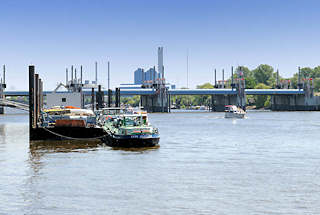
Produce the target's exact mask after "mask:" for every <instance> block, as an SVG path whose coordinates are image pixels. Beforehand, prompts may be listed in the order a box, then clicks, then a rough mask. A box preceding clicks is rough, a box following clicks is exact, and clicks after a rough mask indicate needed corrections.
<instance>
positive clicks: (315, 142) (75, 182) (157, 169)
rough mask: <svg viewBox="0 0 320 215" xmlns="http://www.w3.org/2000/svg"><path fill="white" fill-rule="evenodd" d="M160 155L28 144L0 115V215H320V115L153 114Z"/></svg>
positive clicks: (20, 126)
mask: <svg viewBox="0 0 320 215" xmlns="http://www.w3.org/2000/svg"><path fill="white" fill-rule="evenodd" d="M150 120H151V122H152V124H153V125H155V126H157V127H159V130H160V133H161V140H160V145H161V147H160V148H158V149H151V150H142V151H124V150H113V149H111V148H109V147H107V146H102V145H95V144H93V145H87V144H81V145H71V144H69V145H65V146H59V145H55V146H48V145H45V144H42V145H40V146H38V147H32V148H30V147H29V142H28V124H27V122H28V116H27V115H24V114H16V113H8V114H6V115H4V116H0V214H1V215H2V214H139V215H140V214H320V156H319V155H320V132H319V130H320V112H249V113H248V118H247V119H244V120H241V119H240V120H239V119H238V120H232V119H224V118H223V113H171V114H150Z"/></svg>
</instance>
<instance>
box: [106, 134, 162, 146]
mask: <svg viewBox="0 0 320 215" xmlns="http://www.w3.org/2000/svg"><path fill="white" fill-rule="evenodd" d="M159 140H160V136H159V135H158V134H152V135H109V136H106V137H105V138H103V141H104V143H105V144H106V145H108V146H111V147H120V148H141V147H154V146H158V145H159Z"/></svg>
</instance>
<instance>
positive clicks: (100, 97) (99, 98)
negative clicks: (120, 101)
mask: <svg viewBox="0 0 320 215" xmlns="http://www.w3.org/2000/svg"><path fill="white" fill-rule="evenodd" d="M103 96H104V95H103V91H101V85H98V93H97V94H96V101H97V110H99V109H101V108H103Z"/></svg>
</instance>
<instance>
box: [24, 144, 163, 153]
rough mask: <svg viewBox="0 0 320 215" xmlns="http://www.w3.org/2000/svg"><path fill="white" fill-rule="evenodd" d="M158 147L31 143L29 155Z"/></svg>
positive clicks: (157, 147)
mask: <svg viewBox="0 0 320 215" xmlns="http://www.w3.org/2000/svg"><path fill="white" fill-rule="evenodd" d="M159 147H160V146H154V147H143V148H120V147H114V148H112V147H108V146H106V145H105V144H104V143H102V142H101V141H90V142H88V141H68V140H66V141H31V142H30V154H31V156H32V157H41V156H42V155H43V154H47V153H69V152H80V153H86V152H88V151H95V150H98V148H107V149H109V150H116V151H118V150H119V151H126V152H139V153H143V152H146V151H150V150H156V149H159Z"/></svg>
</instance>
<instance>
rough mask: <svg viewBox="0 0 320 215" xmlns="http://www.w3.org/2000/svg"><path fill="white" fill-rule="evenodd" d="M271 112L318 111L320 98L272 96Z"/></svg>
mask: <svg viewBox="0 0 320 215" xmlns="http://www.w3.org/2000/svg"><path fill="white" fill-rule="evenodd" d="M271 110H273V111H317V110H320V97H319V96H312V97H308V96H306V95H273V96H271Z"/></svg>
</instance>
